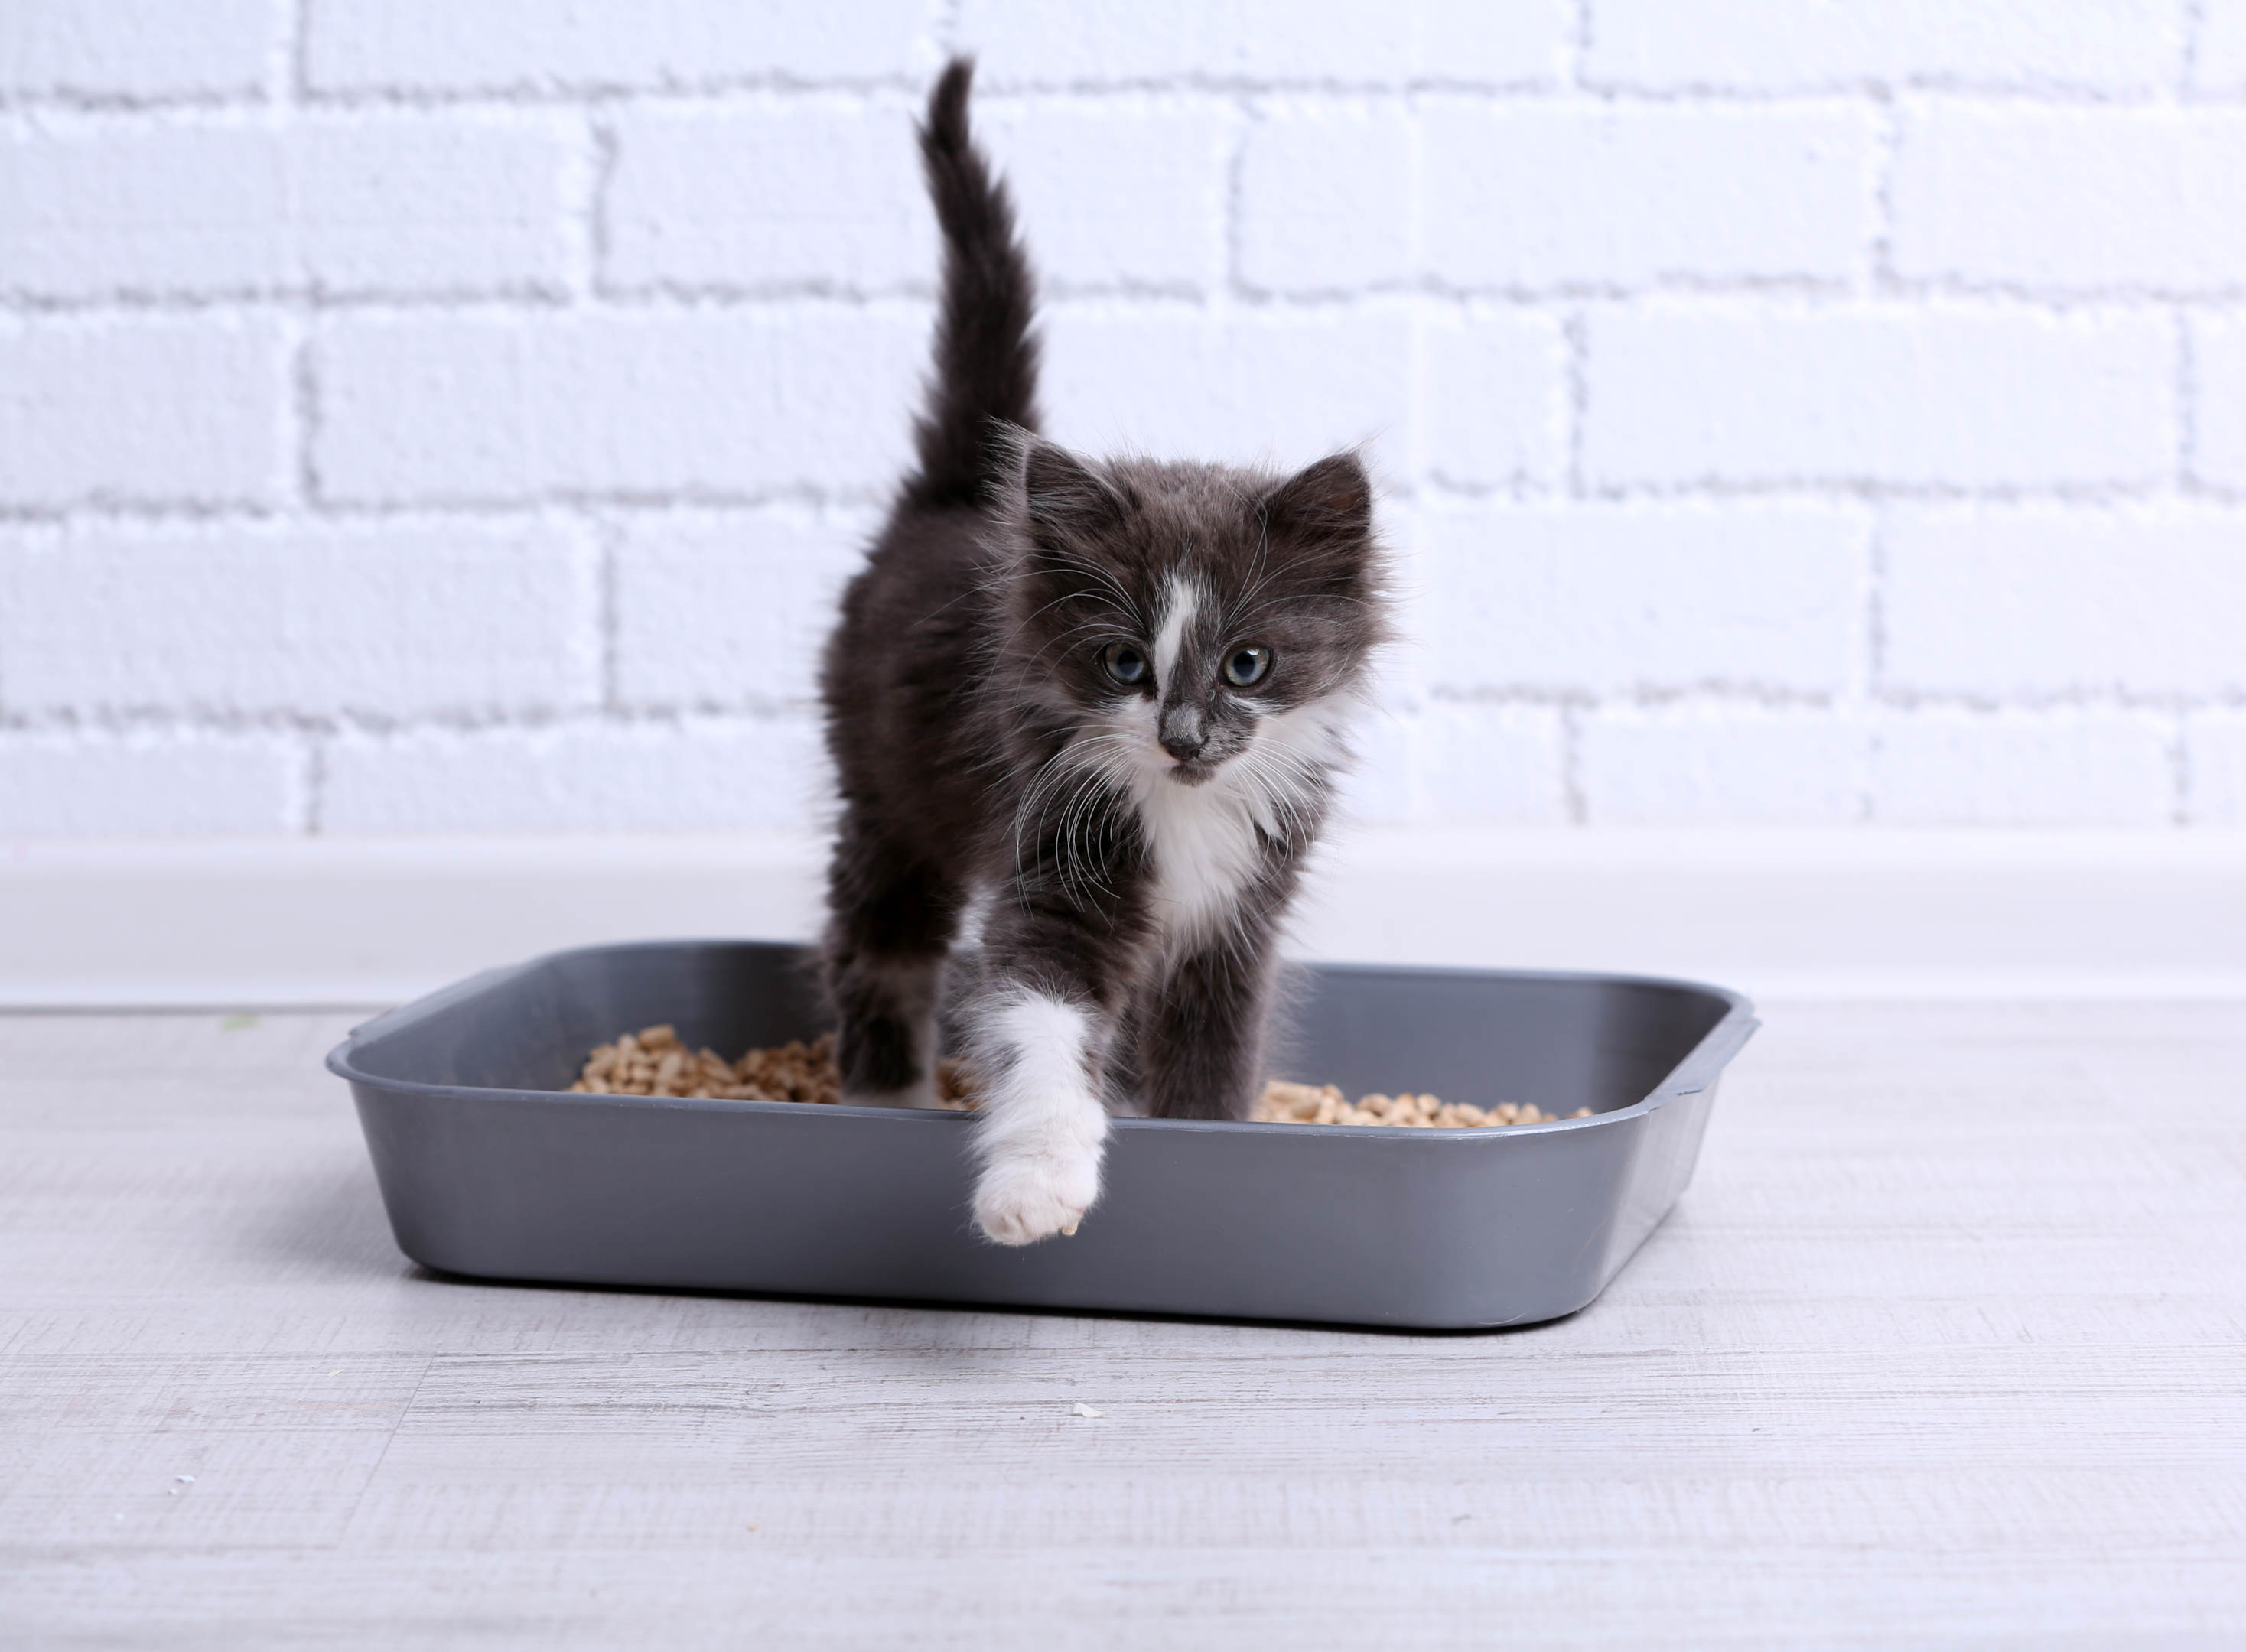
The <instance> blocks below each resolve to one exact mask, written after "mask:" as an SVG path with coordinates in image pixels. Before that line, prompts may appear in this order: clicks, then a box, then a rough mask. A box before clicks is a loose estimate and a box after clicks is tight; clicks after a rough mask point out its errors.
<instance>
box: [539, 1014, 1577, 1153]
mask: <svg viewBox="0 0 2246 1652" xmlns="http://www.w3.org/2000/svg"><path fill="white" fill-rule="evenodd" d="M936 1085H937V1090H938V1091H939V1098H938V1100H937V1104H936V1105H938V1106H941V1107H945V1108H949V1109H950V1110H951V1111H952V1112H971V1111H972V1110H973V1109H974V1106H975V1090H974V1084H973V1082H972V1078H971V1076H970V1073H969V1072H968V1070H967V1067H966V1064H964V1063H963V1062H960V1061H956V1060H953V1059H951V1058H950V1057H946V1058H945V1059H944V1060H943V1061H941V1062H939V1063H937V1064H936ZM569 1089H570V1091H571V1092H572V1093H574V1094H576V1095H590V1096H677V1097H682V1098H693V1099H696V1100H702V1101H795V1102H807V1103H809V1104H811V1105H814V1106H822V1107H831V1106H834V1105H837V1104H838V1103H840V1102H841V1099H842V1079H841V1074H840V1073H839V1072H838V1071H836V1070H835V1066H834V1035H833V1034H832V1033H821V1034H820V1036H819V1037H817V1038H814V1039H813V1040H812V1042H811V1043H809V1044H801V1043H796V1044H779V1045H777V1046H775V1047H773V1048H771V1049H766V1050H750V1051H749V1052H748V1053H747V1054H745V1055H744V1056H743V1057H741V1058H740V1059H739V1060H738V1061H727V1060H726V1059H725V1057H723V1056H721V1055H719V1054H718V1052H717V1051H716V1050H711V1049H707V1048H704V1049H701V1050H688V1049H687V1048H686V1046H685V1045H684V1044H681V1043H680V1042H679V1039H678V1030H677V1028H676V1027H673V1026H671V1025H670V1023H667V1022H666V1023H662V1024H661V1025H658V1026H653V1027H643V1028H641V1029H640V1030H639V1031H637V1032H636V1033H631V1032H628V1033H625V1034H623V1036H621V1037H618V1038H617V1039H616V1042H615V1043H614V1044H598V1045H596V1046H595V1047H594V1050H593V1053H592V1054H591V1055H589V1056H588V1057H586V1058H585V1064H584V1066H583V1067H582V1069H581V1070H580V1071H579V1072H578V1075H577V1081H576V1082H575V1084H571V1085H570V1086H569ZM1590 1116H1591V1110H1590V1109H1589V1107H1578V1108H1577V1109H1576V1111H1575V1112H1571V1113H1569V1115H1568V1117H1569V1118H1589V1117H1590ZM1249 1118H1250V1119H1252V1120H1253V1121H1254V1122H1256V1123H1257V1124H1265V1125H1389V1126H1391V1127H1392V1128H1400V1129H1421V1130H1427V1129H1433V1130H1474V1129H1501V1128H1503V1127H1504V1126H1506V1125H1548V1124H1553V1123H1555V1122H1557V1120H1558V1119H1559V1118H1560V1115H1559V1114H1558V1113H1548V1112H1539V1111H1538V1110H1537V1108H1536V1105H1535V1103H1534V1102H1510V1101H1501V1102H1498V1103H1497V1104H1495V1105H1493V1106H1490V1107H1487V1108H1483V1107H1476V1106H1474V1105H1471V1104H1470V1103H1467V1102H1454V1101H1444V1100H1442V1099H1440V1098H1438V1097H1434V1096H1427V1095H1415V1094H1413V1093H1412V1092H1410V1091H1399V1093H1398V1094H1396V1095H1393V1096H1385V1095H1380V1094H1378V1093H1376V1094H1373V1095H1369V1096H1365V1097H1362V1098H1359V1099H1358V1101H1357V1102H1356V1103H1354V1104H1352V1103H1351V1101H1350V1100H1349V1099H1348V1098H1346V1097H1345V1096H1344V1095H1343V1094H1342V1093H1341V1090H1340V1087H1339V1086H1338V1085H1335V1084H1294V1083H1291V1082H1290V1081H1289V1080H1287V1079H1284V1078H1274V1079H1272V1080H1271V1081H1270V1082H1269V1084H1265V1085H1264V1086H1263V1094H1262V1095H1260V1096H1258V1097H1256V1102H1255V1105H1254V1107H1253V1109H1252V1110H1251V1111H1250V1112H1249Z"/></svg>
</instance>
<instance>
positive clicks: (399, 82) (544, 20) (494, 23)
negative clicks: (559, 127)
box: [305, 0, 936, 92]
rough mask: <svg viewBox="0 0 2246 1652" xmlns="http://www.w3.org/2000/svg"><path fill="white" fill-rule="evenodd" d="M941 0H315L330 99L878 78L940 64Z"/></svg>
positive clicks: (313, 26) (313, 56) (314, 62)
mask: <svg viewBox="0 0 2246 1652" xmlns="http://www.w3.org/2000/svg"><path fill="white" fill-rule="evenodd" d="M935 11H936V6H935V4H934V3H933V0H852V3H850V4H848V5H846V6H837V5H829V4H824V3H820V0H757V3H755V4H752V5H739V4H725V3H712V0H579V3H575V4H571V5H566V6H560V5H524V4H522V3H521V0H385V3H383V4H381V5H365V4H362V3H359V0H311V3H310V8H309V12H308V16H307V22H306V37H305V58H306V62H307V65H308V72H309V75H310V80H311V84H312V85H313V86H314V87H315V88H316V90H319V91H323V92H348V91H364V90H371V89H378V88H384V89H387V88H396V89H403V90H409V91H421V90H441V91H446V92H468V91H475V92H506V91H521V92H552V91H555V90H556V89H561V88H575V89H581V90H582V89H588V88H609V87H635V86H637V87H669V86H707V85H718V84H722V83H725V82H728V81H738V80H744V79H766V78H777V79H783V80H793V79H819V78H842V79H850V80H861V81H862V80H868V79H876V78H885V77H893V76H896V75H902V74H912V73H918V72H922V71H926V70H928V69H930V68H932V67H934V66H935V64H936V50H935V47H934V44H933V36H932V28H933V22H934V13H935Z"/></svg>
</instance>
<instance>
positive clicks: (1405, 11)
mask: <svg viewBox="0 0 2246 1652" xmlns="http://www.w3.org/2000/svg"><path fill="white" fill-rule="evenodd" d="M1571 10H1572V8H1571V7H1570V6H1569V4H1568V3H1566V0H1396V3H1393V4H1391V5H1385V6H1347V7H1342V6H1337V7H1331V8H1325V9H1322V10H1321V11H1320V12H1319V14H1318V16H1317V17H1316V19H1315V20H1314V21H1313V20H1310V19H1306V18H1305V17H1303V10H1302V8H1301V7H1299V6H1297V5H1292V4H1290V3H1287V0H1198V3H1196V0H1139V3H1128V4H1126V3H1124V0H1092V3H1086V4H1080V5H1070V6H1053V5H1047V4H1043V3H1039V0H963V3H962V4H961V5H960V8H959V16H958V23H957V24H956V28H955V31H954V36H953V37H954V38H955V39H956V40H957V41H958V42H959V44H960V48H961V49H962V50H963V51H974V52H977V53H978V54H980V56H981V58H982V61H983V65H985V69H986V72H987V73H988V74H989V76H990V79H991V81H992V83H993V84H994V85H1004V84H1008V83H1014V82H1024V81H1026V82H1031V83H1036V84H1039V85H1078V84H1086V85H1116V84H1119V83H1121V84H1130V83H1133V82H1140V81H1146V80H1151V79H1159V78H1167V77H1171V76H1178V75H1183V76H1190V77H1194V78H1207V79H1215V80H1223V81H1247V82H1256V83H1271V82H1282V83H1285V82H1293V83H1301V82H1317V83H1327V82H1340V83H1343V84H1345V85H1381V84H1395V83H1399V82H1406V81H1438V82H1450V83H1461V82H1464V83H1475V84H1505V85H1531V84H1534V85H1548V84H1550V83H1552V82H1553V81H1554V80H1555V79H1556V78H1558V76H1559V74H1560V71H1561V69H1562V65H1563V64H1564V62H1565V59H1566V53H1567V49H1568V40H1569V31H1570V29H1571V27H1572V24H1573V18H1572V17H1571V15H1570V13H1571Z"/></svg>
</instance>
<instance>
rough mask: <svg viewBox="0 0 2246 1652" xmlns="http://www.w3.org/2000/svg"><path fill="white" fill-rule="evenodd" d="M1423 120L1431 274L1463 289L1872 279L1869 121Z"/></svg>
mask: <svg viewBox="0 0 2246 1652" xmlns="http://www.w3.org/2000/svg"><path fill="white" fill-rule="evenodd" d="M1423 119H1424V122H1425V133H1424V139H1423V141H1424V144H1425V163H1424V164H1425V167H1426V175H1425V179H1424V181H1423V183H1422V185H1421V189H1420V198H1421V200H1422V201H1424V203H1425V205H1424V207H1423V208H1422V211H1423V213H1424V216H1425V221H1424V224H1423V226H1422V228H1421V232H1420V233H1421V240H1422V243H1423V244H1422V249H1421V255H1420V257H1421V264H1422V267H1423V268H1424V269H1426V270H1427V271H1428V272H1429V273H1430V274H1432V275H1434V277H1435V278H1436V279H1437V280H1439V281H1441V282H1446V283H1448V284H1450V285H1452V286H1456V287H1477V288H1479V287H1499V288H1512V289H1519V288H1537V287H1550V286H1561V285H1592V286H1617V285H1624V286H1626V285H1635V284H1640V283H1644V282H1652V281H1657V280H1660V279H1663V278H1664V277H1676V276H1685V277H1691V278H1694V279H1698V280H1730V279H1738V278H1742V277H1759V278H1784V279H1797V278H1799V279H1813V280H1823V281H1846V280H1849V279H1852V278H1855V277H1856V276H1858V275H1861V274H1862V273H1863V272H1864V271H1865V270H1867V269H1868V267H1869V262H1870V259H1869V254H1870V248H1871V245H1872V240H1873V236H1874V234H1875V229H1876V226H1877V219H1876V214H1875V207H1874V191H1873V154H1874V145H1875V133H1874V127H1873V120H1872V116H1871V113H1870V112H1869V111H1868V110H1867V109H1863V108H1860V107H1853V106H1836V107H1821V106H1816V105H1810V106H1807V107H1804V106H1802V105H1785V106H1780V107H1774V108H1737V107H1734V108H1725V107H1721V106H1709V105H1676V106H1671V107H1660V106H1653V107H1645V106H1637V107H1633V106H1630V105H1620V106H1616V105H1590V106H1582V105H1544V106H1539V105H1503V104H1492V103H1476V102H1467V101H1465V100H1462V99H1439V100H1435V101H1433V103H1431V104H1430V105H1429V106H1428V107H1427V110H1426V113H1425V115H1424V117H1423ZM1381 181H1382V183H1383V185H1384V187H1385V188H1386V189H1387V190H1388V191H1389V192H1390V193H1392V194H1400V193H1401V192H1399V191H1398V190H1397V189H1396V187H1395V181H1394V180H1381ZM1249 205H1250V207H1251V208H1252V207H1253V206H1254V205H1255V203H1254V201H1252V200H1251V201H1250V203H1249Z"/></svg>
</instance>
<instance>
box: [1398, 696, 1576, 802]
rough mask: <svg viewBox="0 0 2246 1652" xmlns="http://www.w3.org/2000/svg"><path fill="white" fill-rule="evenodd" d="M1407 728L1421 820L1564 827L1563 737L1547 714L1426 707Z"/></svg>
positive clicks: (1514, 708) (1556, 719) (1442, 704)
mask: <svg viewBox="0 0 2246 1652" xmlns="http://www.w3.org/2000/svg"><path fill="white" fill-rule="evenodd" d="M1413 723H1414V724H1416V726H1415V727H1414V728H1413V729H1412V735H1413V737H1414V740H1413V744H1414V746H1415V748H1416V749H1415V753H1414V755H1415V756H1416V757H1417V758H1418V770H1419V774H1418V786H1417V792H1418V796H1417V799H1415V800H1416V802H1417V805H1418V807H1417V809H1416V811H1415V814H1416V816H1417V819H1419V820H1420V821H1435V822H1439V823H1440V824H1442V825H1444V826H1564V825H1566V824H1567V821H1568V794H1567V787H1566V785H1565V783H1564V779H1563V776H1564V772H1565V744H1566V737H1565V733H1564V731H1562V727H1561V724H1560V714H1559V713H1558V712H1557V711H1555V710H1553V709H1552V708H1551V707H1549V706H1542V705H1494V704H1479V703H1474V702H1467V703H1465V704H1460V703H1459V702H1456V701H1446V700H1432V701H1430V702H1428V703H1427V704H1426V705H1425V706H1424V707H1422V708H1421V710H1420V712H1419V716H1418V717H1416V718H1414V719H1413Z"/></svg>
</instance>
